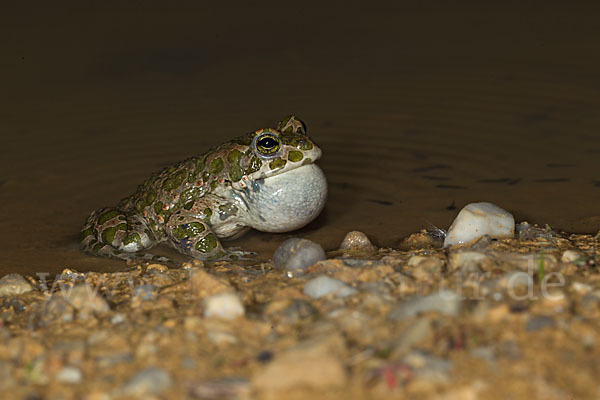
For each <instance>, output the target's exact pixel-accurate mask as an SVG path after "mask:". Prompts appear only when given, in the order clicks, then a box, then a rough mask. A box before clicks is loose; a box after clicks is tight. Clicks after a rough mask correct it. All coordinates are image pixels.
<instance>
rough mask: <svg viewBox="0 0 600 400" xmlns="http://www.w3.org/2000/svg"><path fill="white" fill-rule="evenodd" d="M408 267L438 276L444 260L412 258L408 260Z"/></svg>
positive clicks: (425, 257)
mask: <svg viewBox="0 0 600 400" xmlns="http://www.w3.org/2000/svg"><path fill="white" fill-rule="evenodd" d="M408 266H409V267H413V268H418V269H420V270H422V271H425V272H428V273H430V274H439V273H440V272H442V267H443V266H444V260H442V259H440V258H438V257H433V256H418V255H417V256H412V257H411V258H410V259H409V260H408Z"/></svg>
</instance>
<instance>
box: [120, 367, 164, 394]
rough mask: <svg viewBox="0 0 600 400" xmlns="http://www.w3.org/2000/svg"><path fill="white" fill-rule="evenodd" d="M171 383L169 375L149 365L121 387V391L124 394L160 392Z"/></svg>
mask: <svg viewBox="0 0 600 400" xmlns="http://www.w3.org/2000/svg"><path fill="white" fill-rule="evenodd" d="M171 384H172V381H171V376H170V375H169V373H168V372H167V371H165V370H164V369H162V368H159V367H149V368H146V369H144V370H141V371H139V372H138V373H136V374H135V375H134V376H133V377H131V378H130V379H129V380H128V381H127V382H126V383H125V384H124V385H123V387H122V389H121V393H122V394H124V395H126V396H139V395H145V394H160V393H162V392H164V391H165V390H166V389H168V388H169V387H170V386H171Z"/></svg>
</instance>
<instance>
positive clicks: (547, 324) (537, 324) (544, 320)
mask: <svg viewBox="0 0 600 400" xmlns="http://www.w3.org/2000/svg"><path fill="white" fill-rule="evenodd" d="M555 325H556V323H555V322H554V318H552V317H549V316H547V315H536V316H532V317H530V318H529V319H528V320H527V325H526V326H525V330H527V332H533V331H537V330H540V329H543V328H551V327H554V326H555Z"/></svg>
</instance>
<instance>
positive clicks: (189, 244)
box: [165, 209, 254, 260]
mask: <svg viewBox="0 0 600 400" xmlns="http://www.w3.org/2000/svg"><path fill="white" fill-rule="evenodd" d="M165 228H166V231H167V236H168V238H169V243H170V244H171V246H173V247H174V248H175V249H177V250H178V251H179V252H181V253H183V254H185V255H187V256H189V257H193V258H196V259H200V260H238V259H242V258H246V257H247V256H249V255H253V254H254V253H251V252H245V251H241V250H232V249H229V250H225V248H223V245H222V244H221V242H220V241H219V239H218V237H217V234H216V233H215V232H214V231H213V229H212V228H211V226H210V225H209V224H208V222H207V221H206V220H205V219H203V218H201V217H200V216H199V215H198V214H197V213H195V212H193V211H191V210H190V211H188V210H185V209H182V210H178V211H176V212H175V213H173V215H171V217H170V218H169V221H168V222H167V224H166V227H165Z"/></svg>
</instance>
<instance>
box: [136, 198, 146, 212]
mask: <svg viewBox="0 0 600 400" xmlns="http://www.w3.org/2000/svg"><path fill="white" fill-rule="evenodd" d="M145 205H146V203H144V201H143V200H138V201H137V202H136V203H135V211H137V212H138V213H141V212H142V210H143V209H144V206H145Z"/></svg>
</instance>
